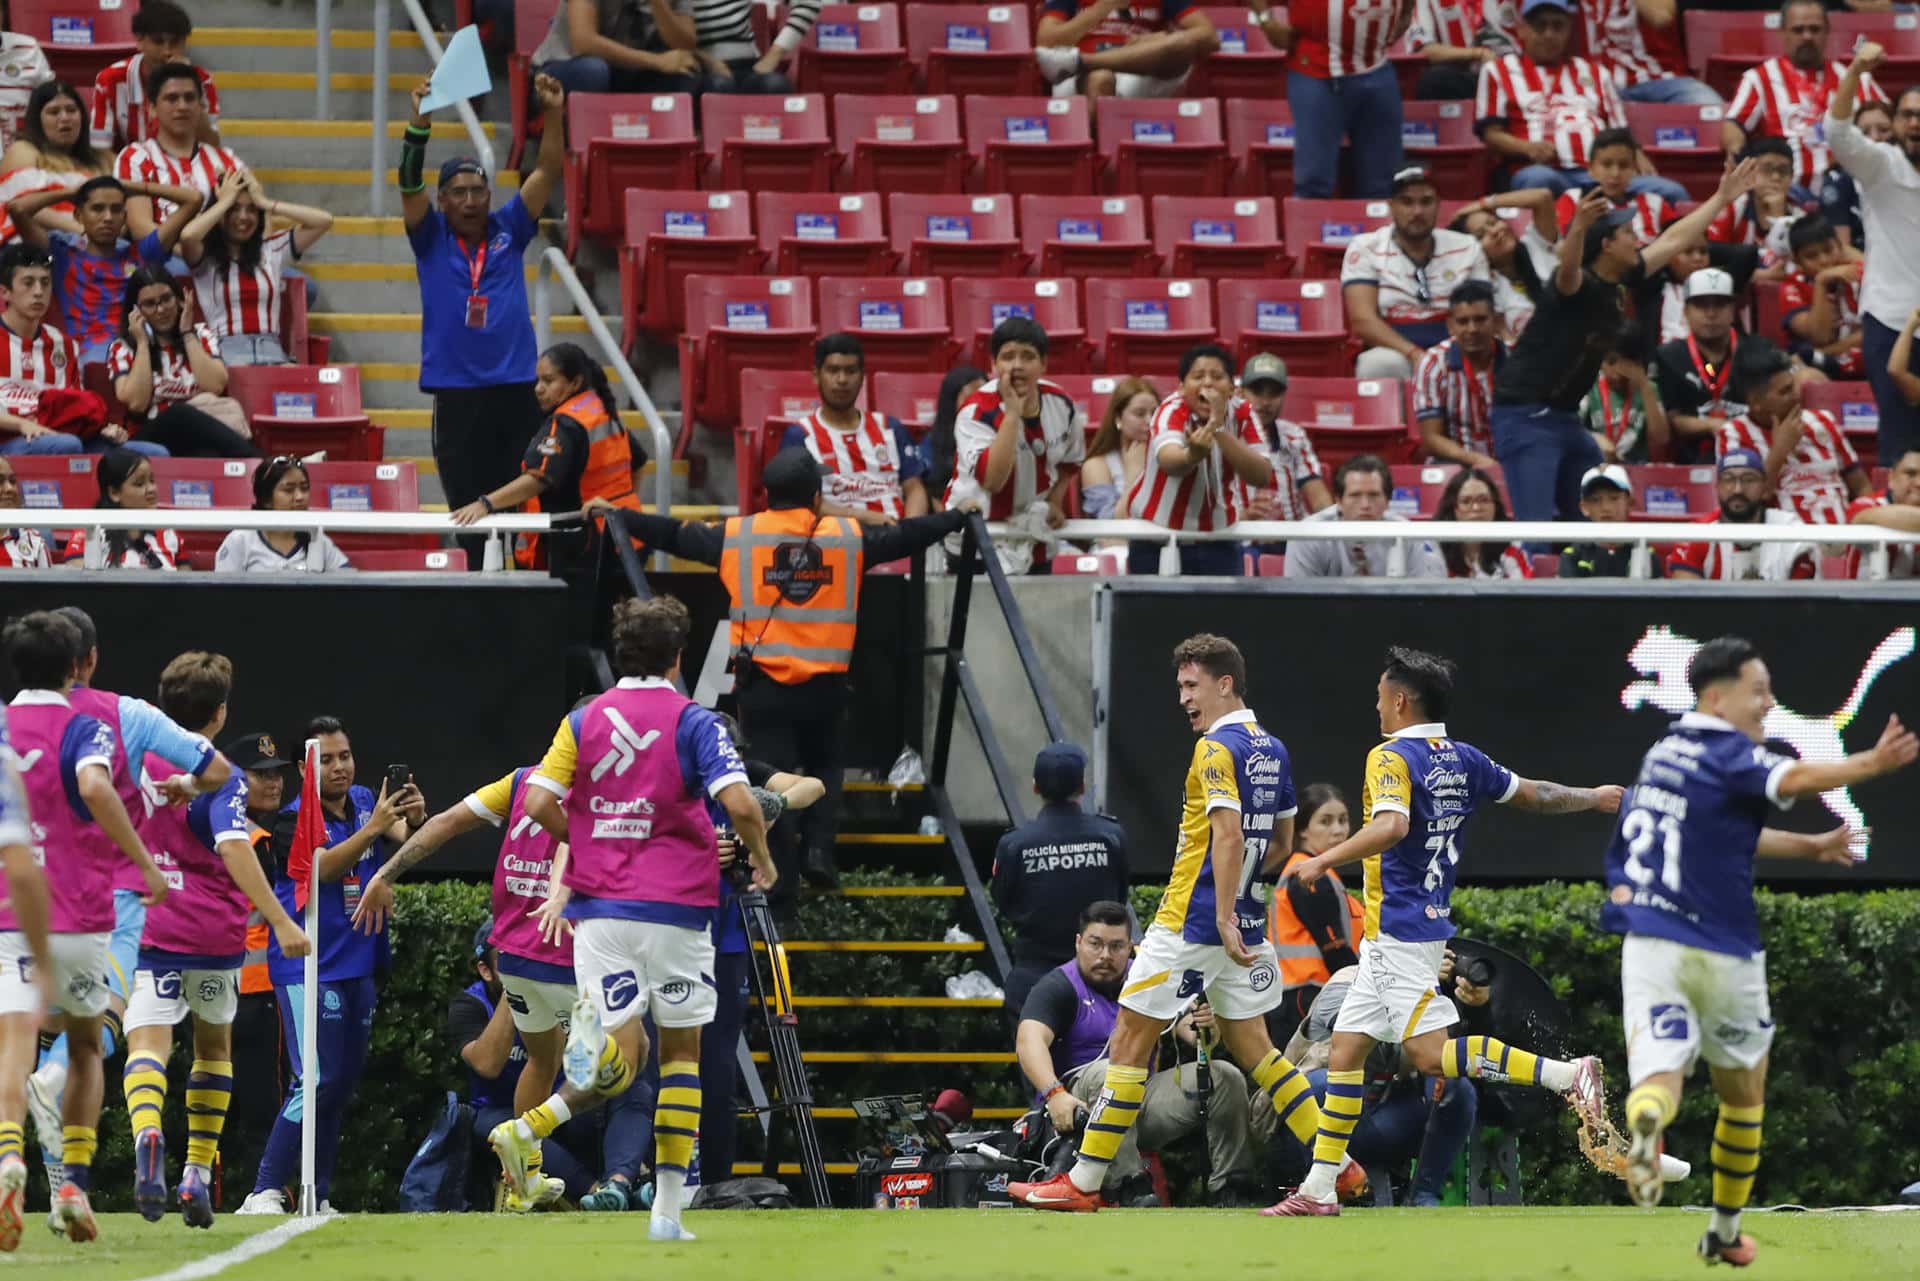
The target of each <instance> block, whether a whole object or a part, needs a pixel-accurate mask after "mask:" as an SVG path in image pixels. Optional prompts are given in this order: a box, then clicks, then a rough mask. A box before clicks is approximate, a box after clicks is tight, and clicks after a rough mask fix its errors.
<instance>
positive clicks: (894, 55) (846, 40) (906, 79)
mask: <svg viewBox="0 0 1920 1281" xmlns="http://www.w3.org/2000/svg"><path fill="white" fill-rule="evenodd" d="M794 61H795V63H796V64H797V65H796V66H795V68H794V78H795V83H796V85H797V87H798V88H799V90H800V92H801V93H823V94H826V95H828V96H829V97H831V96H832V95H834V94H841V93H906V92H908V91H909V90H911V89H912V88H913V66H912V64H911V63H909V62H908V61H907V49H906V44H905V42H904V41H902V40H901V38H900V11H899V10H898V9H896V8H895V7H894V6H893V5H891V4H827V5H821V6H820V12H819V14H818V16H816V17H815V18H814V22H813V26H812V27H810V28H809V29H808V31H807V34H806V35H805V37H803V38H802V39H801V41H800V49H799V51H798V52H797V53H796V54H795V55H794Z"/></svg>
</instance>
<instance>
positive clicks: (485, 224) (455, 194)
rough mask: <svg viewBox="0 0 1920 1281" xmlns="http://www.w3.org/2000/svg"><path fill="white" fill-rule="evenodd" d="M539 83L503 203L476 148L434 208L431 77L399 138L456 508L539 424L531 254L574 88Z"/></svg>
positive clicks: (431, 380) (442, 455) (443, 169)
mask: <svg viewBox="0 0 1920 1281" xmlns="http://www.w3.org/2000/svg"><path fill="white" fill-rule="evenodd" d="M582 4H584V5H585V6H586V8H587V9H588V10H589V11H590V10H591V9H592V7H593V4H592V0H573V7H574V8H576V9H577V8H579V7H580V6H581V5H582ZM559 12H560V13H562V14H564V13H565V12H566V10H565V9H562V10H560V11H559ZM534 91H535V92H536V93H537V94H538V95H539V99H540V109H541V120H542V124H541V134H540V152H539V155H538V157H537V158H536V160H535V163H534V170H533V172H532V173H530V174H528V175H527V177H526V178H525V179H524V180H523V181H522V182H521V184H520V190H519V192H518V193H516V194H515V195H514V196H513V198H512V199H510V200H508V201H507V203H506V205H505V206H503V207H502V208H500V209H498V210H495V209H494V208H493V183H492V181H491V180H490V179H489V178H488V177H487V173H486V171H485V170H484V169H482V168H481V167H480V162H479V161H477V160H473V159H471V158H469V157H465V156H461V157H456V158H455V159H452V160H449V161H447V162H446V163H445V164H443V165H441V166H440V189H439V208H438V209H436V208H434V207H433V201H432V200H431V199H429V197H428V196H427V188H426V176H425V168H426V160H427V139H428V138H429V137H431V134H432V131H431V129H430V127H429V124H428V120H427V116H426V114H425V113H423V112H422V111H421V110H420V101H421V99H422V98H424V97H425V96H426V94H427V84H426V82H424V81H422V82H421V83H420V84H419V85H418V86H416V87H415V89H414V91H413V115H412V117H411V118H410V119H409V120H408V122H407V132H406V134H405V135H404V137H403V138H402V140H401V144H400V173H399V183H400V198H401V213H402V215H403V222H404V223H405V225H406V229H407V243H408V244H409V245H410V246H411V247H412V249H413V257H414V267H415V270H416V272H417V274H418V275H419V277H420V390H422V391H424V392H426V393H428V394H429V395H431V396H432V397H433V457H434V461H435V462H436V463H437V464H438V465H439V468H440V483H441V485H442V487H443V488H444V489H445V490H446V494H447V507H448V509H449V510H451V511H458V510H459V509H460V508H462V507H465V506H466V505H467V504H468V503H470V502H473V501H474V500H475V499H477V498H479V497H480V496H481V495H482V494H485V493H487V492H489V491H490V490H492V489H494V488H495V487H496V486H499V485H503V484H505V483H506V482H508V481H510V480H512V479H513V478H514V476H515V475H517V474H518V473H519V470H520V460H521V459H522V457H523V456H524V455H525V454H526V452H527V445H528V443H529V442H530V441H531V440H532V439H533V435H534V431H535V429H536V428H538V426H539V425H540V402H539V400H538V399H537V398H536V397H535V395H534V387H533V383H534V366H535V364H536V363H537V360H536V348H535V343H534V336H533V317H532V314H531V312H530V311H529V310H528V306H527V278H526V269H525V267H524V265H523V260H524V258H525V255H526V250H527V246H528V244H530V243H531V242H532V240H533V238H534V236H535V235H536V234H538V232H539V218H540V215H541V213H542V212H543V211H544V210H545V209H546V207H547V197H548V195H549V194H551V193H552V191H553V189H554V187H555V185H556V184H558V183H559V181H560V167H561V161H562V159H563V157H564V155H565V141H564V140H565V115H564V112H565V108H566V91H565V90H564V89H562V88H561V87H560V82H559V81H557V80H555V79H554V78H553V77H551V76H545V75H543V76H540V77H538V78H537V79H536V80H535V82H534ZM662 461H663V462H664V460H662ZM468 543H469V545H468V548H467V558H468V561H469V563H470V564H471V565H472V566H473V568H475V569H478V568H479V567H480V564H481V557H480V551H481V547H480V540H478V539H471V540H468Z"/></svg>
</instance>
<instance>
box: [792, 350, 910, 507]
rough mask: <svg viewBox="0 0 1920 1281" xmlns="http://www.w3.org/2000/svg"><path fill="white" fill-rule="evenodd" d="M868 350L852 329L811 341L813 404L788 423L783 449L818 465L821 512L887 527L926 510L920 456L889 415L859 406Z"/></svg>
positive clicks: (904, 429)
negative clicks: (796, 449) (797, 452)
mask: <svg viewBox="0 0 1920 1281" xmlns="http://www.w3.org/2000/svg"><path fill="white" fill-rule="evenodd" d="M866 381H867V352H866V348H864V347H862V346H861V345H860V340H859V339H858V338H856V337H854V336H853V335H852V334H828V335H826V336H825V337H824V338H821V339H819V340H818V341H817V342H815V343H814V344H813V385H814V388H815V389H816V390H817V391H819V393H820V404H819V407H818V408H816V409H815V410H814V411H813V412H812V413H811V414H808V415H807V416H806V417H805V418H802V419H801V420H800V421H799V422H797V423H794V424H793V425H792V426H790V427H788V428H787V430H786V434H785V435H784V436H782V437H781V438H780V447H781V448H782V449H791V448H794V447H796V446H797V447H799V448H801V449H804V450H806V451H807V452H808V453H809V454H812V455H813V460H814V461H815V462H817V463H819V464H820V483H821V489H822V493H823V495H824V498H823V501H822V502H821V504H820V510H821V512H823V513H824V514H826V515H828V516H851V517H853V518H854V519H855V520H857V521H859V522H861V523H862V524H864V525H890V524H892V523H893V522H894V521H896V520H899V519H900V518H901V517H902V516H924V515H926V514H927V486H926V473H927V463H926V459H925V458H923V457H922V456H921V454H920V451H919V449H918V448H916V447H915V446H914V443H913V437H911V436H909V435H908V434H907V429H906V427H905V426H904V425H903V424H902V423H901V422H900V420H899V419H898V418H895V417H894V416H893V415H892V414H883V413H880V412H878V411H877V410H862V409H861V408H860V392H861V389H862V388H863V387H865V386H866Z"/></svg>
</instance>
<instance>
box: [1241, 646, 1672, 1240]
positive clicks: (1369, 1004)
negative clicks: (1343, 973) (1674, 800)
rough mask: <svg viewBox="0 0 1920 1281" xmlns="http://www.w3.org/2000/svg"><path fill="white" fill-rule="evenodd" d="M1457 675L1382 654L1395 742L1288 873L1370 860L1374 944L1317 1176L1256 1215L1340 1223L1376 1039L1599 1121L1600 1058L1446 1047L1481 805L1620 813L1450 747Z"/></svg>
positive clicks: (1421, 1061)
mask: <svg viewBox="0 0 1920 1281" xmlns="http://www.w3.org/2000/svg"><path fill="white" fill-rule="evenodd" d="M1453 677H1454V668H1453V664H1452V663H1449V662H1447V661H1446V660H1445V659H1442V658H1439V657H1436V656H1435V655H1432V654H1426V653H1422V652H1421V651H1419V650H1416V649H1406V648H1402V647H1399V646H1396V647H1395V648H1393V649H1390V650H1388V651H1387V666H1386V670H1385V671H1384V672H1383V673H1381V676H1380V685H1379V710H1380V732H1381V733H1382V734H1385V735H1386V736H1387V741H1386V742H1384V743H1382V744H1381V745H1380V746H1378V747H1376V748H1374V749H1373V750H1372V751H1371V752H1369V753H1368V754H1367V772H1366V780H1365V782H1364V784H1363V785H1362V791H1361V804H1362V808H1363V818H1362V826H1361V828H1360V830H1359V831H1358V832H1355V833H1354V834H1353V835H1352V836H1350V837H1348V838H1347V839H1346V840H1344V841H1342V842H1340V844H1338V845H1336V846H1334V847H1333V848H1332V849H1329V850H1326V851H1324V852H1323V853H1321V854H1318V855H1316V856H1315V857H1313V858H1311V859H1308V860H1307V861H1306V862H1304V863H1301V864H1298V865H1296V867H1295V868H1294V873H1293V874H1294V876H1295V877H1296V878H1298V879H1299V880H1301V881H1303V882H1305V883H1306V884H1309V885H1311V884H1312V883H1313V882H1314V881H1315V880H1317V879H1319V877H1320V876H1321V875H1322V874H1323V873H1325V872H1326V871H1327V870H1328V869H1329V868H1334V867H1339V866H1341V865H1342V864H1344V863H1352V862H1355V861H1357V860H1360V859H1365V860H1366V894H1365V899H1366V938H1365V939H1364V940H1363V941H1362V942H1361V944H1360V973H1359V975H1358V977H1356V978H1355V979H1354V982H1353V989H1352V991H1351V992H1350V993H1349V994H1348V996H1347V999H1346V1001H1345V1002H1344V1003H1343V1004H1342V1005H1341V1006H1340V1014H1339V1017H1338V1018H1337V1019H1336V1020H1335V1021H1334V1025H1333V1046H1332V1052H1331V1054H1330V1055H1329V1057H1328V1060H1327V1094H1326V1102H1325V1104H1324V1105H1322V1107H1321V1121H1320V1135H1319V1138H1318V1140H1317V1141H1316V1142H1315V1143H1314V1146H1313V1169H1312V1170H1311V1171H1310V1172H1309V1173H1308V1175H1307V1180H1306V1182H1305V1183H1302V1184H1301V1185H1300V1188H1299V1190H1298V1191H1297V1192H1295V1193H1294V1194H1293V1195H1292V1196H1289V1197H1287V1198H1286V1199H1285V1200H1283V1201H1281V1202H1280V1203H1279V1204H1278V1205H1273V1206H1269V1207H1268V1208H1267V1209H1265V1210H1262V1211H1261V1213H1262V1214H1271V1215H1281V1216H1287V1217H1293V1216H1302V1215H1316V1214H1338V1213H1340V1203H1339V1202H1338V1201H1337V1200H1336V1199H1335V1197H1334V1174H1335V1171H1337V1170H1338V1169H1339V1168H1340V1163H1341V1162H1342V1161H1343V1160H1344V1159H1346V1156H1347V1142H1348V1140H1349V1139H1350V1138H1352V1136H1353V1128H1354V1126H1355V1125H1356V1124H1357V1123H1358V1122H1359V1120H1360V1100H1361V1098H1362V1096H1363V1095H1364V1093H1365V1090H1366V1073H1365V1071H1364V1070H1363V1065H1364V1064H1365V1063H1366V1059H1367V1055H1368V1053H1369V1052H1371V1051H1372V1049H1373V1047H1374V1044H1375V1043H1376V1042H1379V1041H1387V1042H1398V1043H1399V1044H1400V1047H1401V1052H1402V1054H1403V1055H1404V1056H1405V1057H1406V1059H1407V1061H1408V1062H1410V1063H1411V1064H1412V1065H1413V1066H1414V1067H1415V1068H1416V1069H1417V1070H1419V1071H1421V1072H1424V1073H1426V1074H1427V1075H1429V1076H1456V1077H1457V1076H1469V1077H1475V1078H1477V1079H1480V1080H1484V1081H1506V1082H1512V1083H1514V1084H1517V1085H1538V1086H1543V1087H1545V1088H1546V1089H1549V1090H1555V1091H1557V1092H1559V1093H1561V1094H1564V1095H1566V1096H1567V1099H1568V1101H1569V1102H1571V1103H1572V1104H1573V1106H1574V1108H1575V1109H1576V1110H1577V1111H1578V1112H1579V1113H1580V1115H1581V1117H1582V1119H1583V1120H1584V1121H1585V1122H1586V1123H1587V1124H1589V1125H1592V1126H1598V1125H1600V1124H1601V1123H1602V1122H1603V1120H1604V1119H1605V1113H1604V1111H1603V1108H1602V1098H1601V1087H1600V1060H1598V1059H1596V1058H1584V1059H1580V1060H1578V1061H1576V1062H1572V1063H1567V1062H1562V1061H1560V1060H1558V1059H1549V1058H1544V1057H1541V1056H1538V1055H1534V1054H1530V1053H1528V1052H1527V1051H1526V1050H1522V1049H1519V1048H1517V1047H1515V1046H1510V1045H1507V1044H1506V1043H1505V1042H1503V1041H1500V1040H1497V1039H1495V1038H1494V1037H1491V1036H1462V1037H1456V1038H1453V1039H1449V1038H1448V1036H1447V1030H1448V1029H1449V1028H1451V1027H1452V1026H1453V1024H1455V1023H1456V1022H1458V1021H1459V1018H1460V1016H1459V1014H1458V1012H1456V1011H1455V1009H1454V1007H1453V1002H1452V1001H1451V1000H1449V999H1448V998H1447V997H1445V996H1442V995H1440V994H1439V993H1438V992H1437V991H1436V990H1435V982H1436V980H1437V979H1438V978H1439V976H1440V963H1441V961H1442V959H1443V957H1444V954H1445V952H1446V947H1447V939H1449V938H1451V937H1452V935H1453V925H1452V923H1451V922H1450V921H1449V920H1448V919H1447V918H1448V917H1449V916H1450V915H1451V914H1452V911H1453V907H1452V898H1453V878H1454V869H1455V867H1457V866H1458V864H1459V862H1460V846H1459V833H1460V830H1461V829H1462V828H1463V827H1464V826H1465V825H1466V823H1467V820H1468V819H1470V818H1472V817H1473V812H1474V810H1475V809H1476V808H1478V807H1479V805H1480V803H1481V802H1482V801H1487V800H1491V801H1493V802H1494V803H1495V804H1498V805H1505V804H1508V803H1511V804H1514V805H1517V806H1519V807H1520V808H1521V809H1527V810H1533V811H1535V812H1537V813H1541V814H1571V813H1575V812H1578V811H1580V810H1601V811H1604V812H1606V813H1612V812H1613V811H1614V810H1616V809H1618V808H1619V807H1620V793H1621V789H1620V788H1618V787H1613V786H1605V787H1592V788H1586V787H1566V786H1563V785H1561V784H1559V783H1549V782H1545V781H1536V780H1534V779H1527V778H1521V777H1520V776H1519V775H1518V774H1515V773H1513V772H1512V771H1511V770H1508V769H1507V768H1506V767H1505V766H1503V765H1499V764H1496V763H1495V762H1494V761H1493V760H1491V759H1490V758H1488V757H1487V756H1486V755H1484V754H1483V753H1482V752H1481V751H1480V750H1479V749H1478V748H1476V747H1474V746H1472V745H1471V744H1468V743H1463V742H1461V741H1460V740H1459V739H1456V738H1450V737H1448V735H1447V727H1446V725H1445V724H1444V718H1445V716H1446V714H1447V704H1448V702H1449V701H1450V697H1451V695H1452V693H1453ZM1656 1177H1658V1176H1657V1173H1656Z"/></svg>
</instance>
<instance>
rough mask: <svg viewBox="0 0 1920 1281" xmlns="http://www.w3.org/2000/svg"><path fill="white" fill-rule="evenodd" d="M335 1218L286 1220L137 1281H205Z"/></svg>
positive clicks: (334, 1216)
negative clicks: (230, 1245)
mask: <svg viewBox="0 0 1920 1281" xmlns="http://www.w3.org/2000/svg"><path fill="white" fill-rule="evenodd" d="M338 1217H339V1216H338V1215H325V1216H316V1217H314V1218H311V1219H289V1220H287V1221H286V1222H285V1223H282V1224H281V1225H280V1226H279V1227H276V1228H268V1229H267V1230H266V1231H265V1232H262V1233H260V1234H259V1235H257V1236H251V1237H248V1238H247V1239H246V1240H245V1241H242V1242H241V1243H240V1244H239V1245H236V1246H234V1247H233V1248H232V1249H230V1250H222V1251H220V1253H218V1254H210V1255H208V1256H207V1257H206V1258H204V1259H195V1260H194V1261H193V1262H192V1263H183V1264H181V1265H180V1266H179V1267H177V1268H175V1269H173V1270H172V1271H171V1272H156V1273H154V1274H153V1275H152V1276H150V1277H140V1278H138V1279H137V1281H204V1279H205V1278H207V1277H213V1276H218V1275H220V1274H221V1273H222V1272H225V1271H226V1270H227V1269H228V1268H230V1267H232V1266H233V1265H234V1264H236V1263H245V1262H246V1261H247V1260H249V1259H257V1258H259V1257H260V1256H261V1255H263V1254H268V1253H271V1252H272V1251H274V1250H278V1249H279V1248H280V1247H281V1246H283V1245H285V1244H286V1243H287V1242H289V1241H291V1240H293V1239H294V1238H295V1237H297V1236H300V1235H301V1234H303V1233H307V1232H311V1231H313V1230H314V1229H315V1228H323V1227H325V1226H326V1225H327V1224H328V1223H329V1222H331V1221H332V1220H333V1219H336V1218H338Z"/></svg>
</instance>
